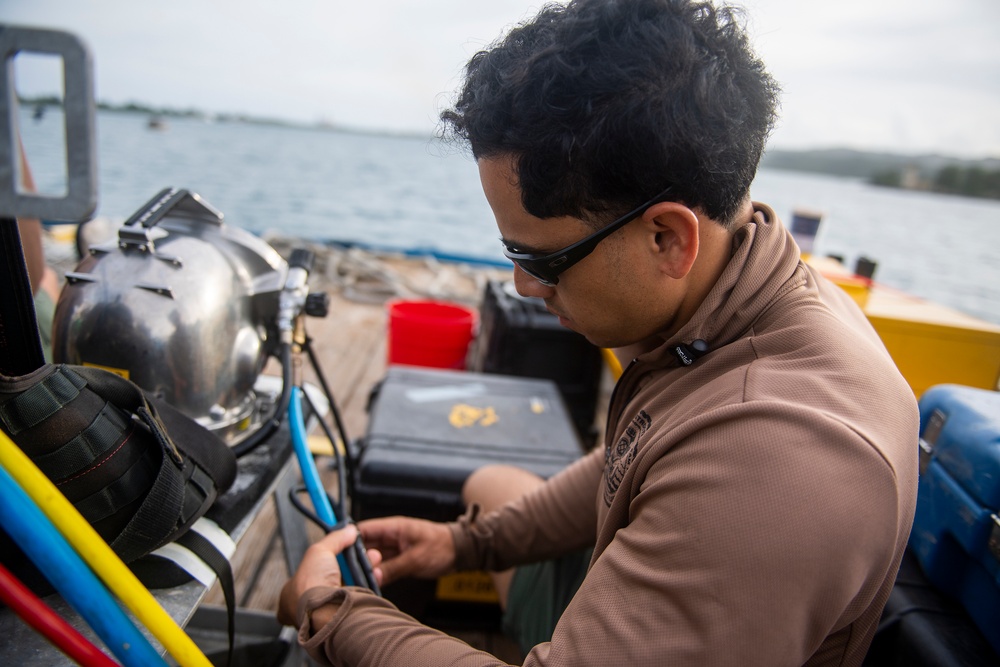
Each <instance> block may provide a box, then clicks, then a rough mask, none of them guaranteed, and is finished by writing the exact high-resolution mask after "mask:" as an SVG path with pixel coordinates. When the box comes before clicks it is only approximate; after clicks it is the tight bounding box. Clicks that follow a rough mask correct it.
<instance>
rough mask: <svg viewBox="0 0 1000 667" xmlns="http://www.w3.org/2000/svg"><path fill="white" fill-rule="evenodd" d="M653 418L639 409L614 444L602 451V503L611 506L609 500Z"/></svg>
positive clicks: (613, 496) (612, 497) (615, 491)
mask: <svg viewBox="0 0 1000 667" xmlns="http://www.w3.org/2000/svg"><path fill="white" fill-rule="evenodd" d="M652 423H653V420H652V419H651V418H650V416H649V415H648V414H646V411H645V410H640V411H639V414H637V415H636V416H635V417H633V418H632V422H631V423H630V424H629V425H628V427H627V428H626V429H625V432H624V433H622V437H620V438H619V439H618V442H617V443H615V445H614V446H613V447H612V446H609V447H608V449H607V450H606V451H605V453H604V504H605V505H607V506H608V507H611V501H612V500H614V499H615V494H616V493H618V487H619V486H621V483H622V480H623V479H624V478H625V471H626V470H628V467H629V465H630V464H631V463H632V461H633V460H634V459H635V454H636V452H637V451H638V448H639V445H638V440H639V438H640V437H641V436H642V434H643V433H645V432H646V431H648V430H649V427H650V426H651V425H652Z"/></svg>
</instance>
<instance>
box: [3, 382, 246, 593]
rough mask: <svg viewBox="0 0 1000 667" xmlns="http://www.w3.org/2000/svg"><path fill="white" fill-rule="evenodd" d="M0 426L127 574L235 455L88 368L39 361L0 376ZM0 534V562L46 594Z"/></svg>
mask: <svg viewBox="0 0 1000 667" xmlns="http://www.w3.org/2000/svg"><path fill="white" fill-rule="evenodd" d="M0 428H2V429H3V431H4V432H6V433H7V435H9V436H10V438H11V440H13V441H14V442H15V443H16V444H17V445H18V446H19V447H20V448H21V449H22V450H24V452H25V453H26V454H27V455H28V456H29V457H30V458H31V459H32V461H34V462H35V464H36V465H37V466H38V467H39V468H40V469H41V470H42V472H44V473H45V474H46V475H47V476H48V477H49V478H50V479H51V480H52V481H53V482H54V483H55V485H56V486H57V487H58V488H59V489H60V491H62V493H63V494H64V495H65V496H66V498H67V499H68V500H69V501H70V502H71V503H73V505H74V506H75V507H76V508H77V509H78V510H79V511H80V513H81V514H82V515H83V517H84V518H85V519H87V521H89V522H90V524H91V525H92V526H93V527H94V529H95V530H96V531H97V533H98V534H99V535H100V536H101V537H102V538H104V540H105V541H106V542H107V543H108V544H109V545H110V546H111V548H112V549H113V550H114V551H115V553H117V554H118V556H119V557H120V558H121V559H122V560H123V561H124V562H125V563H127V564H130V567H132V568H133V570H136V571H137V572H139V571H141V570H142V568H138V569H137V568H136V567H135V565H138V564H140V563H139V561H140V559H141V558H142V557H143V556H146V555H147V554H149V553H150V552H151V551H154V550H155V549H157V548H159V547H160V546H162V545H164V544H167V543H169V542H172V541H174V540H177V539H178V538H180V537H181V536H182V535H184V533H186V532H187V531H188V529H189V528H190V527H191V525H192V524H193V523H194V522H195V521H196V520H197V519H198V518H199V517H201V516H202V515H203V514H204V513H205V512H206V511H207V510H208V508H209V507H210V506H211V505H212V503H213V502H214V501H215V499H216V497H217V496H218V495H219V494H221V493H223V492H224V491H225V490H226V489H228V488H229V487H230V486H231V485H232V483H233V480H234V479H235V477H236V458H235V456H234V455H233V452H232V450H231V449H230V448H229V447H228V446H227V445H226V444H225V443H224V442H223V441H222V440H221V439H220V438H218V437H217V436H216V435H215V434H213V433H211V432H210V431H208V430H207V429H205V428H204V427H202V426H201V425H200V424H198V423H197V422H195V421H194V420H193V419H191V418H189V417H187V416H186V415H184V414H182V413H181V412H179V411H178V410H176V409H175V408H173V407H172V406H170V405H168V404H167V403H165V402H163V401H162V400H159V399H157V398H155V397H154V396H152V395H150V394H148V393H145V392H143V391H142V390H141V389H139V387H137V386H136V385H135V384H133V383H132V382H129V381H128V380H126V379H124V378H122V377H119V376H118V375H115V374H114V373H111V372H108V371H104V370H100V369H97V368H90V367H83V366H70V365H66V364H59V365H52V364H47V365H45V366H42V367H41V368H39V369H38V370H36V371H33V372H31V373H28V374H27V375H23V376H20V377H6V376H3V375H0ZM2 537H3V538H4V540H3V541H2V542H0V560H3V561H4V562H5V563H7V564H8V567H11V569H12V570H14V571H15V573H17V574H18V576H19V577H21V578H22V581H25V583H26V584H28V585H30V586H32V587H33V588H35V590H36V591H37V592H39V593H40V594H43V595H45V594H47V593H48V592H51V590H52V589H51V587H49V585H48V583H47V582H46V581H45V580H44V579H43V578H42V577H41V575H40V574H39V573H38V572H37V570H35V569H34V567H33V566H31V564H30V562H27V560H26V559H24V557H23V554H20V553H19V552H20V550H19V549H17V548H16V545H14V544H13V542H12V541H10V539H9V538H8V537H7V536H6V535H2ZM19 558H20V559H23V562H22V563H18V562H17V560H18V559H19ZM140 578H141V579H143V581H144V583H146V585H148V586H152V587H155V586H156V582H150V581H147V580H146V579H145V578H143V577H142V576H141V575H140Z"/></svg>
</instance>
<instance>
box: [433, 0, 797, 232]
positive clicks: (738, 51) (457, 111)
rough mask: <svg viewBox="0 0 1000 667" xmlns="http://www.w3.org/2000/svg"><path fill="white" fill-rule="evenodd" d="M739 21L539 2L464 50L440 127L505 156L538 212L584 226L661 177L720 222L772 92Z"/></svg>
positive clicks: (719, 14) (625, 5)
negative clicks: (475, 49) (522, 19)
mask: <svg viewBox="0 0 1000 667" xmlns="http://www.w3.org/2000/svg"><path fill="white" fill-rule="evenodd" d="M740 19H741V14H740V11H739V10H738V9H736V8H732V7H725V6H724V7H719V8H716V7H714V6H713V5H712V4H710V3H709V2H695V1H693V0H573V2H570V3H569V4H568V5H566V6H562V5H548V6H546V7H544V8H543V9H542V10H541V11H540V12H539V14H538V15H537V16H536V17H535V18H534V19H532V20H531V21H528V22H526V23H523V24H521V25H519V26H518V27H516V28H514V29H513V30H511V31H510V33H509V34H507V35H506V36H505V37H503V38H501V39H500V40H498V41H497V42H495V43H494V44H492V45H491V46H490V47H488V48H487V49H486V50H484V51H481V52H479V53H477V54H476V55H475V56H473V57H472V59H471V60H470V61H469V63H468V65H467V67H466V78H465V83H464V86H463V87H462V89H461V91H460V92H459V95H458V98H457V101H456V102H455V105H454V108H453V109H450V110H447V111H445V112H444V113H442V114H441V119H442V121H443V134H444V135H445V136H450V137H455V138H458V139H461V140H464V141H467V142H468V144H469V145H470V146H471V148H472V153H473V155H474V156H475V158H476V159H479V158H493V157H498V156H504V155H510V156H512V157H514V158H515V159H516V160H517V176H518V181H519V184H520V188H521V192H522V202H523V204H524V208H525V210H527V211H528V212H529V213H531V214H532V215H534V216H537V217H540V218H549V217H556V216H564V215H569V216H574V217H578V218H581V219H584V220H590V221H591V222H594V223H595V224H597V223H598V222H599V221H600V220H601V219H605V218H606V216H607V215H610V214H612V213H614V214H620V213H624V212H625V211H627V210H629V209H631V208H633V207H635V206H636V205H638V204H639V203H641V202H643V201H646V200H648V199H650V198H651V197H653V196H654V195H656V194H657V193H659V192H661V191H662V190H664V188H666V187H667V186H668V185H669V186H672V188H673V189H672V195H671V196H672V198H674V199H676V200H677V201H682V202H684V203H686V204H687V205H689V206H692V207H698V208H700V209H701V210H702V211H703V212H704V213H705V214H706V215H707V216H709V217H710V218H712V219H714V220H716V221H718V222H720V223H722V224H724V225H731V224H732V223H733V222H734V221H735V217H736V215H737V213H738V211H739V209H740V207H741V205H742V204H743V202H744V201H745V199H746V197H747V193H748V191H749V188H750V183H751V181H752V180H753V178H754V175H755V173H756V171H757V164H758V162H759V161H760V156H761V153H762V151H763V149H764V145H765V143H766V142H767V137H768V135H769V134H770V132H771V129H772V128H773V126H774V122H775V118H776V109H777V105H778V94H779V88H778V85H777V84H776V83H775V81H774V80H773V79H772V78H771V77H770V75H769V74H768V73H767V71H766V70H765V68H764V65H763V63H762V62H761V61H760V60H759V59H758V58H757V56H756V55H755V54H754V52H753V50H752V49H751V46H750V43H749V40H748V38H747V35H746V34H745V32H744V30H743V26H742V23H741V21H740Z"/></svg>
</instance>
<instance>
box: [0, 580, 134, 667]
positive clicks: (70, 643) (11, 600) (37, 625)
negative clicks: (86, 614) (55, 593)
mask: <svg viewBox="0 0 1000 667" xmlns="http://www.w3.org/2000/svg"><path fill="white" fill-rule="evenodd" d="M0 600H3V601H4V603H5V604H6V605H7V606H8V607H10V608H11V609H13V610H14V612H15V613H16V614H17V615H18V616H20V617H21V620H23V621H24V622H25V623H27V624H28V625H29V626H30V627H32V628H34V629H35V631H36V632H38V633H39V634H40V635H42V636H43V637H45V638H46V639H48V640H49V641H50V642H51V643H52V644H53V645H54V646H55V647H56V648H58V649H59V650H60V651H62V652H63V653H65V654H66V655H68V656H69V657H70V658H72V659H73V660H74V661H75V662H76V663H78V664H80V665H83V667H119V666H118V663H116V662H115V661H114V660H112V659H111V658H109V657H108V656H106V655H105V654H104V653H102V652H101V650H100V649H98V648H97V647H96V646H94V645H93V644H92V643H90V641H88V640H87V638H86V637H84V636H83V635H81V634H80V633H79V632H77V631H76V630H75V629H74V628H73V627H72V626H71V625H70V624H69V623H67V622H66V621H65V620H63V619H62V617H61V616H59V615H58V614H56V613H55V612H54V611H52V609H51V608H50V607H49V606H48V605H46V604H45V603H44V602H42V601H41V600H40V599H38V596H37V595H35V594H34V593H32V592H31V590H29V589H28V588H27V587H26V586H25V585H24V584H22V583H21V582H20V581H19V580H18V579H17V577H15V576H14V575H13V574H11V573H10V571H9V570H8V569H7V568H5V567H4V566H3V564H0Z"/></svg>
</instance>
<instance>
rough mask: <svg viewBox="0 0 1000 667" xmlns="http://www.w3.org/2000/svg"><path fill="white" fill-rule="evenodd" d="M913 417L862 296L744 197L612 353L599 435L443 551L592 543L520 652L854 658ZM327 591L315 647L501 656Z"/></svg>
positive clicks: (783, 661) (475, 561)
mask: <svg viewBox="0 0 1000 667" xmlns="http://www.w3.org/2000/svg"><path fill="white" fill-rule="evenodd" d="M695 339H701V340H704V341H706V342H707V343H708V352H707V353H706V354H704V355H703V356H702V357H700V358H698V359H697V360H695V362H694V363H693V364H691V365H690V366H685V365H683V364H682V363H681V361H680V360H679V358H678V356H677V355H676V354H675V353H674V352H673V350H674V348H675V347H676V346H677V345H678V344H680V343H690V342H691V341H693V340H695ZM917 432H918V416H917V410H916V402H915V399H914V396H913V394H912V393H911V391H910V389H909V388H908V386H907V385H906V383H905V381H904V380H903V379H902V377H901V376H900V375H899V373H898V371H897V370H896V368H895V366H894V365H893V363H892V361H891V359H890V358H889V356H888V354H887V353H886V351H885V349H884V347H883V346H882V344H881V342H880V341H879V339H878V337H877V335H876V334H875V332H874V331H873V330H872V329H871V327H870V326H869V325H868V323H867V321H866V320H865V318H864V315H863V314H862V313H861V312H860V311H859V310H858V309H857V308H856V307H855V306H854V304H853V303H852V302H851V301H850V299H849V298H848V297H847V296H846V295H845V294H843V293H842V292H841V291H840V290H839V289H838V288H837V287H836V286H834V285H832V284H831V283H829V282H828V281H826V280H824V279H823V278H821V277H819V276H818V275H816V274H815V273H814V272H813V271H812V270H811V269H810V268H808V267H807V266H805V265H804V264H803V263H802V262H800V261H799V257H798V249H797V248H796V246H795V245H794V243H793V242H792V240H791V237H790V235H789V234H788V233H787V231H786V230H785V229H784V227H783V226H782V225H781V224H780V222H779V221H778V219H777V217H776V216H775V215H774V213H773V211H771V210H770V209H769V208H767V207H764V206H760V205H758V206H757V211H756V214H755V216H754V220H753V222H752V223H750V224H749V225H748V226H747V227H745V228H744V229H743V230H741V231H740V232H739V233H738V234H737V237H736V240H735V244H734V251H733V256H732V259H731V261H730V263H729V265H728V266H727V268H726V270H725V271H724V273H723V275H722V276H721V277H720V279H719V281H718V283H717V284H716V285H715V287H714V288H713V289H712V291H711V293H710V294H709V295H708V297H707V298H706V300H705V302H704V303H703V304H702V305H701V307H700V308H699V310H698V312H697V313H696V314H695V316H694V317H693V318H692V320H691V321H690V322H689V323H688V324H686V325H685V326H684V327H683V328H682V329H681V331H679V332H678V333H677V334H676V335H675V336H672V337H671V338H670V339H669V340H665V341H664V344H663V346H661V347H660V348H658V349H657V350H654V351H653V352H650V353H648V354H646V355H643V356H642V357H640V358H639V359H637V360H635V361H634V362H633V363H632V364H631V365H630V366H629V367H628V368H627V369H626V371H625V373H624V374H623V376H622V378H621V380H620V381H619V383H618V385H617V387H616V388H615V393H614V395H613V397H612V403H611V406H610V412H609V425H608V431H607V433H606V438H605V443H606V447H605V448H604V449H603V450H599V451H597V452H595V453H594V454H592V455H590V456H588V457H585V458H584V459H582V460H580V461H579V462H577V463H576V464H575V465H573V466H571V467H570V468H568V469H567V470H566V471H564V472H563V473H561V474H560V475H557V476H556V477H554V478H553V479H551V480H550V481H549V482H548V483H547V484H545V485H543V486H542V487H541V488H540V489H538V490H537V491H536V492H535V493H533V494H531V495H529V496H527V497H525V498H524V499H522V500H521V501H519V502H517V503H515V504H513V505H510V506H508V507H506V508H504V509H501V510H499V511H497V512H494V513H491V514H489V515H487V516H484V517H477V518H476V519H475V520H474V521H471V522H470V521H462V522H458V523H456V524H454V525H453V526H452V530H453V535H454V536H455V540H456V548H457V554H458V563H457V564H458V566H459V567H460V568H483V567H485V568H492V569H503V568H506V567H509V566H511V565H517V564H522V563H526V562H532V561H535V560H539V559H542V558H547V557H551V556H555V555H559V554H561V553H565V552H567V551H568V550H571V549H575V548H578V547H581V546H585V545H588V544H594V545H595V548H594V555H593V559H592V561H591V564H590V569H589V571H588V574H587V576H586V578H585V580H584V582H583V584H582V586H581V588H580V590H579V592H578V593H577V594H576V596H575V597H574V598H573V600H572V602H571V603H570V605H569V607H568V608H567V609H566V611H565V613H564V614H563V616H562V618H561V619H560V621H559V624H558V625H557V626H556V629H555V632H554V634H553V637H552V641H551V642H549V643H545V644H541V645H539V646H536V647H535V648H534V649H533V650H532V651H531V653H530V654H529V655H528V656H527V658H526V660H525V662H524V664H525V665H572V666H574V667H579V666H581V665H600V666H602V667H606V666H607V665H650V666H653V665H656V666H660V665H727V664H732V665H803V664H805V665H859V664H861V661H862V659H863V657H864V654H865V652H866V650H867V647H868V645H869V643H870V641H871V638H872V634H873V633H874V630H875V627H876V625H877V623H878V618H879V615H880V612H881V610H882V607H883V606H884V604H885V601H886V599H887V597H888V594H889V591H890V589H891V587H892V584H893V581H894V578H895V573H896V570H897V569H898V566H899V560H900V558H901V557H902V553H903V549H904V547H905V544H906V539H907V537H908V535H909V528H910V523H911V521H912V517H913V509H914V504H915V501H916V482H917ZM334 595H335V596H336V597H337V598H338V599H343V601H344V603H343V605H342V606H341V609H340V611H339V612H338V614H337V616H336V617H335V618H334V620H333V621H332V622H331V623H330V624H329V625H328V626H326V627H325V628H323V630H322V631H321V632H319V633H317V634H316V636H314V637H313V638H312V639H311V640H309V641H308V643H307V648H309V649H310V653H311V654H313V655H314V657H317V658H319V659H325V660H328V661H330V662H331V663H333V664H337V665H340V664H345V665H410V666H418V665H435V666H436V665H497V664H502V663H500V662H499V661H498V660H496V659H495V658H494V657H493V656H490V655H488V654H486V653H482V652H479V651H476V650H474V649H472V648H470V647H469V646H467V645H465V644H464V643H462V642H460V641H458V640H456V639H452V638H450V637H448V636H447V635H443V634H441V633H439V632H437V631H435V630H431V629H429V628H426V627H424V626H421V625H420V624H419V623H417V622H416V621H414V620H413V619H411V618H409V617H407V616H405V615H403V614H401V613H400V612H399V611H398V610H396V609H395V608H393V607H392V605H391V604H390V603H388V602H386V601H384V600H381V599H379V598H376V597H375V596H373V595H371V594H369V593H367V592H364V591H361V590H358V589H345V590H344V591H341V592H338V593H335V594H334ZM306 626H308V623H306ZM307 637H308V635H307V634H303V639H306V638H307Z"/></svg>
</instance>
